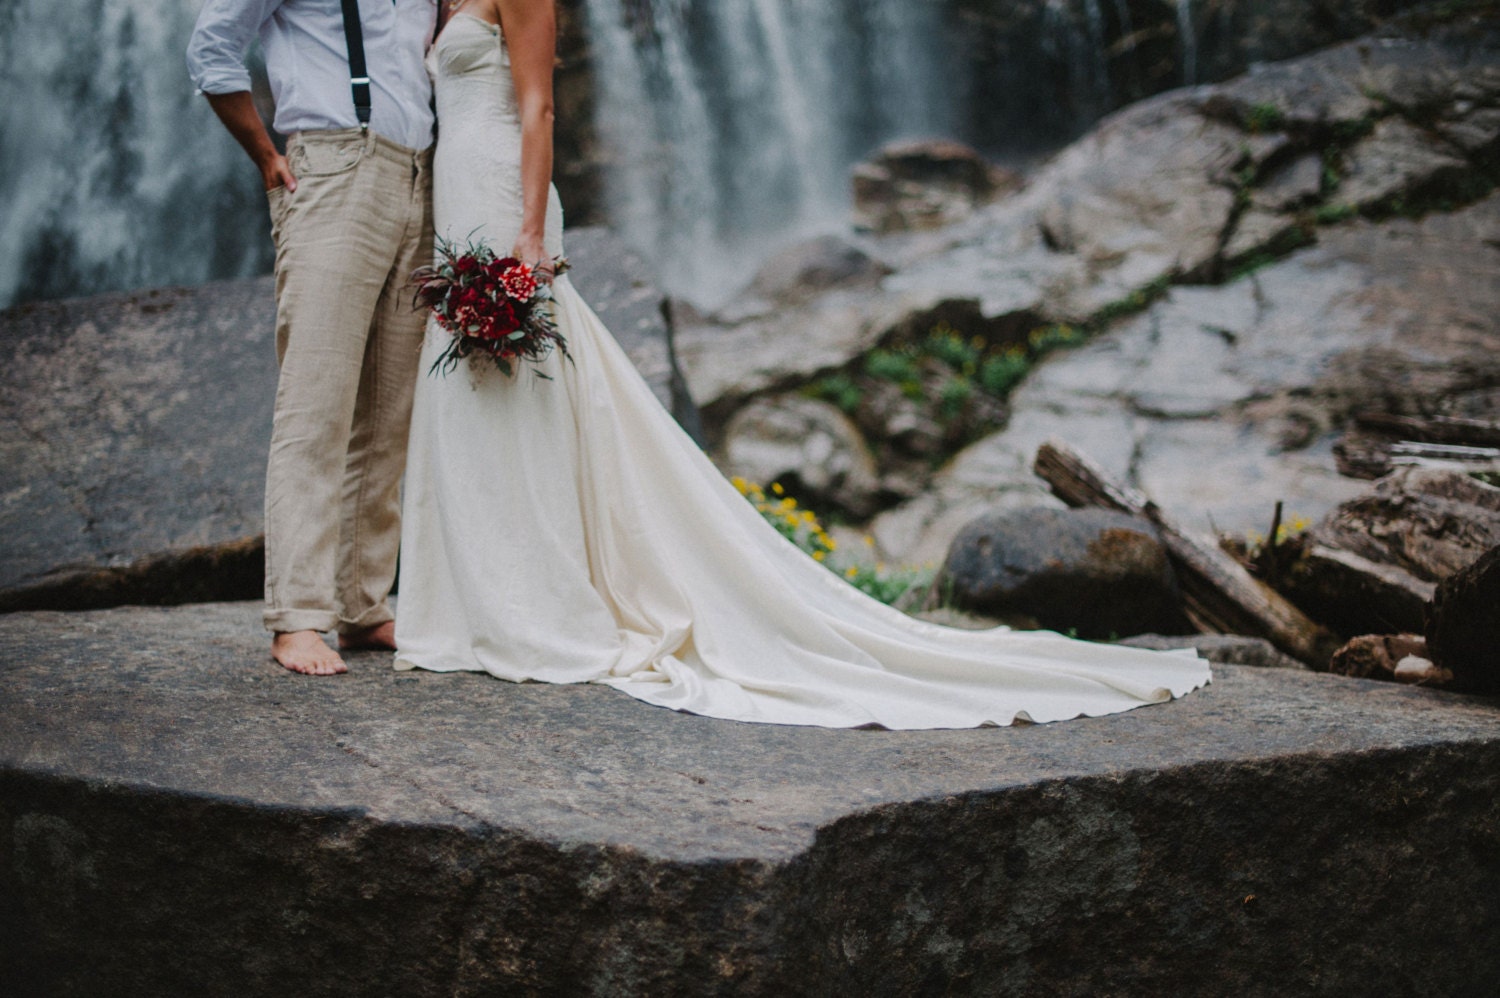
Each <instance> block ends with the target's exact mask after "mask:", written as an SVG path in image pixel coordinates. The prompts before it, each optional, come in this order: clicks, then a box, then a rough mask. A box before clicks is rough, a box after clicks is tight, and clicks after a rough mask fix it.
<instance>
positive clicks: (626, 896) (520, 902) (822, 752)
mask: <svg viewBox="0 0 1500 998" xmlns="http://www.w3.org/2000/svg"><path fill="white" fill-rule="evenodd" d="M257 612H258V610H257V608H256V607H255V606H253V605H223V606H200V607H191V608H175V609H164V610H152V609H147V610H114V611H101V612H95V613H87V614H72V615H68V614H51V613H40V614H20V615H10V616H8V617H4V618H0V642H3V644H4V646H5V648H6V649H7V652H6V655H5V657H4V659H3V660H0V671H3V680H0V718H3V719H4V720H3V722H0V967H3V968H4V969H5V978H6V980H7V982H8V983H9V984H10V985H11V986H12V987H15V986H19V987H20V991H18V992H16V993H21V994H48V995H58V996H68V995H79V996H84V995H87V996H95V995H101V994H124V993H129V994H182V993H194V994H233V995H236V996H239V998H250V996H256V995H284V994H288V993H297V994H304V995H333V994H338V995H341V996H353V995H390V994H402V995H444V996H447V995H454V994H523V993H536V994H569V995H610V996H616V995H645V994H731V993H732V994H736V995H784V994H792V993H795V994H854V993H859V994H872V995H905V994H916V993H924V992H934V993H943V994H954V995H964V994H976V995H978V994H983V995H1032V994H1036V993H1038V992H1039V991H1045V992H1048V993H1058V994H1098V993H1115V994H1120V993H1132V994H1163V993H1174V992H1175V993H1193V994H1243V995H1273V994H1286V993H1290V992H1295V993H1297V994H1326V995H1348V994H1388V993H1392V992H1393V991H1394V992H1399V993H1405V994H1449V995H1478V994H1481V993H1482V989H1481V988H1480V982H1484V983H1486V984H1487V983H1488V982H1490V981H1493V980H1495V979H1496V975H1497V974H1500V954H1497V952H1496V950H1495V949H1494V947H1492V946H1488V945H1483V944H1481V943H1482V941H1484V940H1488V939H1492V938H1493V937H1494V934H1495V932H1496V930H1497V927H1500V902H1497V898H1500V804H1497V801H1500V776H1497V774H1500V707H1497V705H1496V704H1495V703H1494V702H1492V701H1486V700H1481V699H1470V698H1464V697H1460V696H1457V695H1452V694H1442V693H1433V692H1430V691H1424V690H1413V689H1408V688H1403V687H1396V686H1393V685H1389V684H1375V683H1364V682H1360V681H1357V680H1344V679H1336V678H1333V677H1327V676H1318V675H1312V674H1308V673H1298V672H1292V671H1289V670H1264V669H1252V668H1236V667H1233V666H1221V667H1218V668H1217V669H1216V670H1215V680H1214V683H1213V685H1212V686H1210V687H1208V688H1207V689H1205V690H1203V691H1200V692H1199V693H1196V694H1194V695H1193V696H1192V697H1189V698H1187V699H1185V700H1182V701H1179V702H1177V703H1172V704H1167V705H1161V706H1157V707H1149V708H1145V709H1142V710H1138V711H1132V712H1130V713H1129V714H1124V715H1119V716H1116V717H1110V718H1101V719H1095V720H1080V721H1070V722H1063V723H1059V724H1052V725H1041V726H1031V727H1017V728H1002V729H978V730H969V731H947V732H944V731H933V732H884V731H830V730H819V729H807V728H778V727H767V726H763V725H740V724H735V723H731V722H724V721H716V720H712V719H708V718H701V717H692V716H687V715H681V714H676V713H673V712H670V711H666V710H662V709H658V708H653V707H649V706H645V705H643V704H640V703H638V702H637V701H634V700H632V699H630V698H629V697H626V696H624V695H622V694H619V693H617V692H615V691H612V690H609V689H606V688H602V687H588V686H563V687H557V686H544V685H525V686H513V685H510V684H506V683H502V682H498V681H495V680H492V679H490V678H488V677H484V676H475V675H435V674H422V675H412V674H398V673H393V672H392V671H390V668H389V659H388V658H387V657H385V656H381V655H375V654H362V655H359V656H356V657H354V658H353V660H352V663H351V664H352V673H351V675H350V676H348V677H347V678H344V679H339V680H321V681H318V680H308V679H303V678H298V677H295V676H292V675H291V674H289V673H287V672H285V671H283V670H281V669H279V668H277V667H276V666H274V665H272V664H271V663H269V662H268V661H267V660H266V659H265V658H264V649H263V647H262V640H263V639H262V636H261V635H260V634H259V628H258V626H257V622H256V616H257ZM1418 844H1420V848H1417V845H1418ZM1439 953H1440V954H1442V958H1441V959H1435V958H1434V954H1439Z"/></svg>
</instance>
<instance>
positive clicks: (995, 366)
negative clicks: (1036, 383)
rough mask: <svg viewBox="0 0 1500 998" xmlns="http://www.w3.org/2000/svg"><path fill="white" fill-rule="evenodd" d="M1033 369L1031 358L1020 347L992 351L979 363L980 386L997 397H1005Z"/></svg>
mask: <svg viewBox="0 0 1500 998" xmlns="http://www.w3.org/2000/svg"><path fill="white" fill-rule="evenodd" d="M1030 370H1031V358H1030V357H1029V356H1027V355H1026V351H1025V350H1023V349H1021V348H1020V347H1010V348H1009V349H1007V350H1002V351H1000V352H998V353H992V354H990V355H989V356H988V357H986V358H985V359H984V360H983V362H981V363H980V365H979V387H980V388H982V389H984V390H985V391H986V392H988V393H989V394H991V395H993V396H995V397H996V398H1004V397H1005V396H1007V395H1009V394H1010V390H1011V389H1012V388H1014V387H1015V386H1016V385H1018V384H1020V383H1021V379H1022V378H1024V377H1026V374H1027V372H1028V371H1030Z"/></svg>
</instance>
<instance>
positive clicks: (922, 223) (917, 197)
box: [853, 140, 1021, 233]
mask: <svg viewBox="0 0 1500 998" xmlns="http://www.w3.org/2000/svg"><path fill="white" fill-rule="evenodd" d="M853 182H854V183H853V186H854V227H855V228H856V229H860V230H863V231H867V232H882V233H888V232H904V231H907V230H911V229H933V228H939V227H941V226H944V225H950V224H952V223H953V222H956V221H959V220H960V219H962V218H964V217H966V216H967V215H969V214H970V213H971V212H972V211H973V210H974V208H975V207H977V206H978V205H981V204H984V203H986V202H988V201H991V200H993V199H994V198H996V197H998V196H1000V195H1001V194H1004V193H1008V192H1011V191H1014V190H1016V189H1018V188H1019V187H1020V186H1021V178H1020V176H1019V175H1018V174H1015V173H1012V172H1010V171H1008V170H1003V169H1001V168H999V167H997V166H994V165H992V164H990V163H987V162H986V161H985V160H984V158H983V157H982V156H980V155H979V153H978V152H976V151H975V150H973V149H971V148H969V147H968V146H966V145H963V144H962V143H958V142H949V141H937V140H930V141H925V142H905V143H898V144H895V145H891V146H887V147H885V148H884V149H881V150H880V151H879V152H878V153H876V155H875V157H874V158H873V159H872V160H871V161H869V162H867V163H861V164H859V165H858V166H856V167H855V168H854V173H853Z"/></svg>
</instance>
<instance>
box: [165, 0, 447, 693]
mask: <svg viewBox="0 0 1500 998" xmlns="http://www.w3.org/2000/svg"><path fill="white" fill-rule="evenodd" d="M436 17H437V6H436V3H435V2H434V0H362V2H359V0H207V2H206V3H205V4H204V7H203V11H202V13H201V14H200V15H199V17H198V23H197V26H196V27H195V28H194V30H193V36H192V40H191V42H190V43H189V45H188V68H189V71H190V72H191V74H192V77H193V82H194V83H196V84H197V86H198V89H199V90H200V91H201V92H202V93H203V94H205V95H206V96H207V97H208V101H209V103H210V104H211V105H212V107H213V109H214V112H215V113H216V114H217V115H218V116H219V119H220V120H221V121H222V122H223V123H224V125H225V127H227V128H228V129H229V132H230V134H232V135H233V136H234V138H235V139H236V140H237V141H238V142H239V144H240V145H241V146H243V147H244V149H245V151H246V152H247V153H249V154H250V158H251V159H252V160H254V162H255V165H256V166H257V167H258V168H259V169H260V174H261V179H262V180H263V181H264V182H265V187H266V196H267V199H268V200H269V201H270V212H271V233H272V237H273V238H274V240H275V242H276V357H277V362H278V363H279V365H280V375H279V380H278V383H277V387H276V405H275V416H274V420H273V424H272V431H271V453H270V461H269V463H268V466H267V469H266V609H265V624H266V627H267V629H268V630H270V631H272V632H273V634H274V636H273V638H272V641H271V654H272V655H273V656H274V657H275V659H276V661H278V662H280V663H281V664H282V665H283V666H285V667H286V668H288V669H290V670H292V671H293V672H300V673H305V674H309V675H320V676H322V675H331V674H334V673H339V672H345V671H346V667H345V665H344V661H343V659H342V658H341V657H340V656H339V654H338V653H337V652H335V651H334V650H333V649H331V648H330V647H328V645H327V644H326V643H325V642H324V640H323V636H322V632H325V631H330V630H337V631H338V633H339V647H340V648H342V649H346V650H347V649H354V648H390V647H394V644H395V642H394V637H395V627H394V624H393V622H392V620H393V618H392V614H391V609H390V606H389V603H388V601H387V597H388V595H389V593H390V589H391V584H392V581H393V579H394V578H395V571H396V551H397V548H398V546H399V543H400V535H401V525H400V500H399V489H400V481H401V472H402V468H403V466H404V464H405V459H406V437H407V427H408V423H409V422H410V419H411V402H412V391H413V388H414V385H415V382H416V378H417V373H418V372H417V357H418V352H419V350H420V349H421V338H422V330H423V326H424V319H423V316H422V315H420V314H419V313H417V312H415V311H414V310H413V309H412V305H411V296H410V293H409V291H408V289H407V287H406V282H407V279H408V277H409V275H410V274H411V272H412V271H413V270H414V269H416V268H417V267H418V266H421V265H423V264H426V263H429V262H430V260H431V256H432V249H431V246H432V241H431V235H430V232H431V229H432V217H431V216H432V207H431V169H430V166H431V159H432V158H431V151H430V146H431V144H432V133H433V113H432V89H431V83H430V81H429V79H428V77H427V72H426V70H425V68H424V67H423V65H422V59H423V56H424V54H425V53H426V50H427V46H428V44H429V43H430V42H431V40H432V34H433V30H434V27H435V24H436ZM257 37H258V38H259V39H260V43H261V46H262V48H263V50H264V52H265V59H266V69H267V71H268V73H269V75H270V80H271V90H272V93H274V94H275V95H276V117H275V121H274V123H273V127H275V129H276V130H277V131H278V132H280V133H282V134H283V135H286V136H287V137H288V139H287V143H286V155H285V156H283V155H282V154H281V153H279V152H278V151H277V149H276V146H275V145H274V144H273V143H272V141H271V138H270V136H269V135H268V134H267V133H266V129H265V126H264V125H262V124H261V120H260V116H259V115H258V114H257V113H256V110H255V107H254V105H253V103H252V102H251V99H250V74H249V73H248V72H247V71H246V69H245V65H244V57H245V52H246V50H247V49H248V48H249V46H250V43H251V41H252V40H254V39H255V38H257Z"/></svg>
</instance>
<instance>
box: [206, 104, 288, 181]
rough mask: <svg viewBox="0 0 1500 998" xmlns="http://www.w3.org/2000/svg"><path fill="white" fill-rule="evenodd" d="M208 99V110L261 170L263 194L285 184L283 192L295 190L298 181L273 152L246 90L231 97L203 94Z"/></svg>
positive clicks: (284, 158) (269, 137)
mask: <svg viewBox="0 0 1500 998" xmlns="http://www.w3.org/2000/svg"><path fill="white" fill-rule="evenodd" d="M204 96H205V97H207V98H208V103H209V106H210V107H212V108H213V109H214V114H216V115H218V116H219V120H220V121H222V122H223V123H224V127H225V128H227V129H229V134H230V135H233V136H234V140H235V141H236V142H238V143H239V144H240V147H241V148H242V149H244V150H245V152H246V153H248V154H249V155H250V159H251V160H252V161H254V163H255V166H256V168H257V169H259V170H260V177H261V181H262V183H264V184H265V187H266V190H270V189H272V188H273V187H280V186H281V185H283V184H285V185H286V189H287V190H289V191H291V190H296V189H297V178H296V177H294V176H292V171H291V169H290V168H289V167H288V166H287V162H286V157H284V156H282V155H281V153H280V152H279V151H277V149H276V144H275V143H274V142H272V141H271V134H270V133H269V132H267V131H266V126H265V123H264V122H263V121H261V120H260V112H259V111H257V110H256V109H255V102H254V101H253V100H252V99H251V98H250V92H249V91H248V90H240V91H237V92H235V93H231V94H204Z"/></svg>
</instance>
